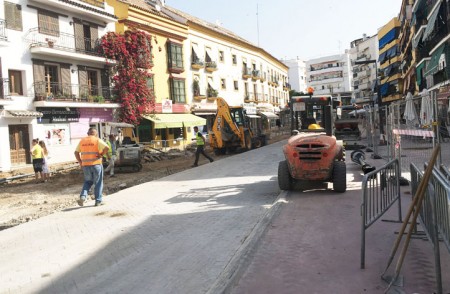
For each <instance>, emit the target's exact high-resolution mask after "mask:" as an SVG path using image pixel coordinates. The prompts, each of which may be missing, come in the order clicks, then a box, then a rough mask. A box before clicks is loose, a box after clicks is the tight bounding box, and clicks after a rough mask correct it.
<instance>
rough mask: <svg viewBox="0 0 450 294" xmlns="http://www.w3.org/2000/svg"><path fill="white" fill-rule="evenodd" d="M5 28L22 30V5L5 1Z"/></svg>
mask: <svg viewBox="0 0 450 294" xmlns="http://www.w3.org/2000/svg"><path fill="white" fill-rule="evenodd" d="M5 18H6V28H8V29H12V30H17V31H21V30H22V6H20V5H19V4H15V3H11V2H5Z"/></svg>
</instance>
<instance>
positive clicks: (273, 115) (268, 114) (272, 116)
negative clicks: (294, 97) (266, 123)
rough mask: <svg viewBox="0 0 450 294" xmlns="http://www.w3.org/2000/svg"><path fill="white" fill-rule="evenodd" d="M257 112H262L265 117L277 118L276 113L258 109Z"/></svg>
mask: <svg viewBox="0 0 450 294" xmlns="http://www.w3.org/2000/svg"><path fill="white" fill-rule="evenodd" d="M258 114H262V115H264V116H265V117H267V118H278V115H276V114H275V113H273V112H267V111H260V112H258Z"/></svg>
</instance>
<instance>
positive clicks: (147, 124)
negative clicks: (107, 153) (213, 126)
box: [138, 99, 206, 149]
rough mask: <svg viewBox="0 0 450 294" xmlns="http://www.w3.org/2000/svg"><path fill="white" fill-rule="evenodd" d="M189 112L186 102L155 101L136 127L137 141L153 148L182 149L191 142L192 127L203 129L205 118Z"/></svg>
mask: <svg viewBox="0 0 450 294" xmlns="http://www.w3.org/2000/svg"><path fill="white" fill-rule="evenodd" d="M188 112H190V110H189V106H188V105H187V104H178V103H176V104H172V101H171V100H168V99H164V100H163V101H162V103H156V104H155V109H154V113H153V114H149V115H144V116H143V117H142V118H143V120H142V121H141V124H140V125H139V127H138V133H139V142H140V143H144V144H149V145H151V146H152V147H153V148H157V149H164V148H176V149H183V148H185V146H186V145H189V144H191V141H192V138H193V127H194V126H198V127H199V130H202V129H204V126H205V125H206V119H205V118H203V117H200V116H196V115H194V114H191V113H188Z"/></svg>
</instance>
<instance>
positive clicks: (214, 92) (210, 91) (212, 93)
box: [206, 87, 219, 100]
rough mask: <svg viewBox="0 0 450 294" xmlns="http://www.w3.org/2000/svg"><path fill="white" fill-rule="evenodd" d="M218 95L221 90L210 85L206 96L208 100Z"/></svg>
mask: <svg viewBox="0 0 450 294" xmlns="http://www.w3.org/2000/svg"><path fill="white" fill-rule="evenodd" d="M218 96H219V92H218V91H217V90H216V89H214V88H212V87H208V89H206V97H207V98H208V100H215V99H216V98H217V97H218Z"/></svg>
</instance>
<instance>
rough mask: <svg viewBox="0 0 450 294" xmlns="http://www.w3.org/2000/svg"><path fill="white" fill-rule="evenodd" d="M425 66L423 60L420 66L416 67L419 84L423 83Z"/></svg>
mask: <svg viewBox="0 0 450 294" xmlns="http://www.w3.org/2000/svg"><path fill="white" fill-rule="evenodd" d="M424 66H425V62H422V63H421V64H419V66H417V67H416V82H417V85H419V86H420V84H422V69H423V67H424Z"/></svg>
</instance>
